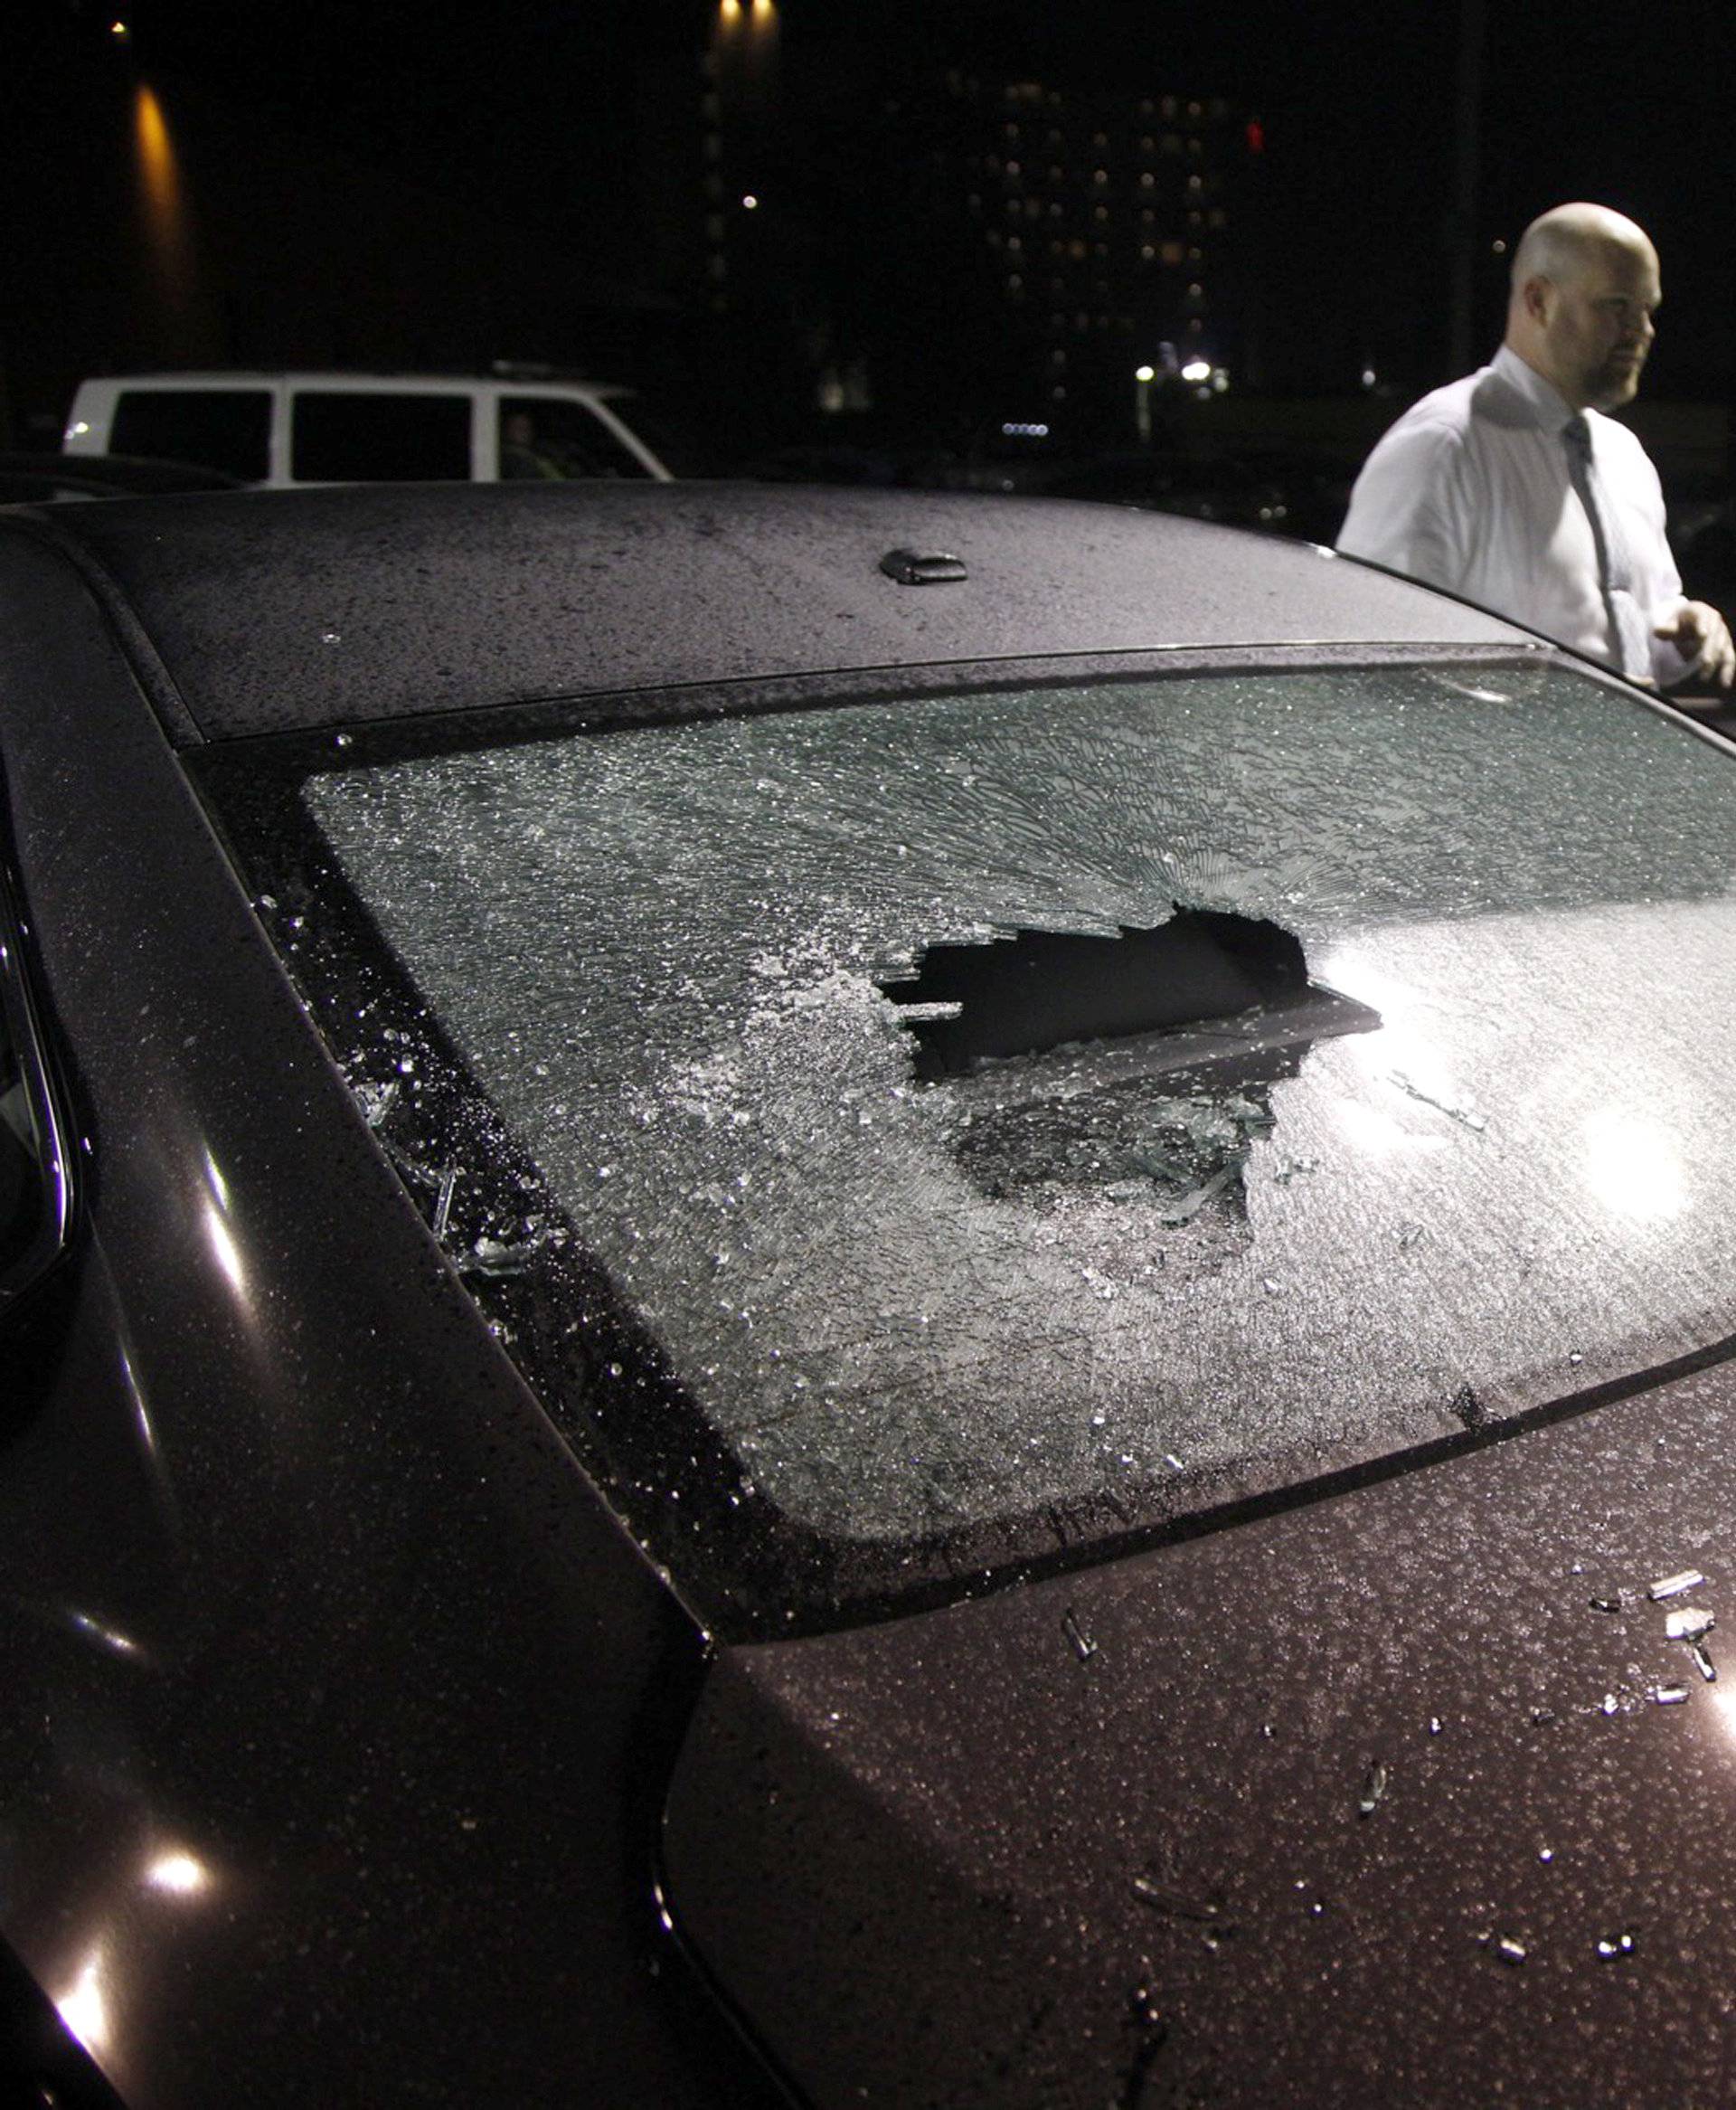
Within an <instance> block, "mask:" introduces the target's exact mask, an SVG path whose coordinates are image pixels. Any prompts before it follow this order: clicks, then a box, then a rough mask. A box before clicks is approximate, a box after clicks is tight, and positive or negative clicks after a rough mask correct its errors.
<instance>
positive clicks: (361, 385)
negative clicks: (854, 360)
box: [62, 368, 671, 485]
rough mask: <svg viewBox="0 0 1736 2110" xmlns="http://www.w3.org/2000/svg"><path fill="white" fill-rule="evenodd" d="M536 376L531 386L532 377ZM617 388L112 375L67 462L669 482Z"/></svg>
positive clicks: (290, 479)
mask: <svg viewBox="0 0 1736 2110" xmlns="http://www.w3.org/2000/svg"><path fill="white" fill-rule="evenodd" d="M533 375H534V377H533ZM631 399H632V392H631V391H630V390H628V389H624V388H618V387H615V386H613V385H611V384H610V383H606V382H580V381H570V380H566V379H556V378H553V377H552V376H551V377H546V378H545V377H544V376H543V375H542V374H541V373H540V371H535V370H531V369H522V368H521V369H510V368H509V369H505V370H503V371H502V373H500V374H497V375H496V376H495V377H493V378H490V379H487V380H473V379H471V378H469V377H467V376H465V375H462V374H337V373H332V374H242V373H235V372H232V371H231V372H223V373H213V374H112V375H108V376H105V377H102V378H99V379H95V380H90V381H86V382H82V383H80V387H79V392H78V394H77V395H76V396H75V397H74V398H73V402H72V411H71V416H70V417H69V418H68V420H67V423H66V432H65V435H64V438H63V440H62V445H63V448H64V450H65V451H66V452H67V453H69V454H129V455H147V456H154V457H156V458H157V459H161V460H165V461H186V462H196V463H198V464H199V465H200V466H201V467H203V468H216V469H223V470H226V471H227V472H228V474H229V475H231V476H233V477H239V478H241V480H242V481H243V482H244V483H252V484H274V485H287V484H358V483H428V482H444V481H447V480H448V479H458V480H462V481H466V482H469V481H476V480H480V481H482V482H485V483H493V482H494V481H495V480H496V479H497V478H518V477H522V478H539V477H550V478H563V477H642V478H653V479H655V480H656V481H658V482H665V483H666V482H668V481H670V480H671V475H670V471H669V470H668V469H667V468H665V466H664V464H663V463H662V461H660V460H659V459H658V458H657V456H656V454H655V453H653V451H652V450H651V449H650V448H649V447H647V446H646V443H645V441H644V440H641V439H640V438H639V436H638V434H637V432H635V431H634V430H633V428H632V426H631V425H630V424H629V423H628V422H627V416H626V415H624V412H626V409H627V405H628V403H630V402H631Z"/></svg>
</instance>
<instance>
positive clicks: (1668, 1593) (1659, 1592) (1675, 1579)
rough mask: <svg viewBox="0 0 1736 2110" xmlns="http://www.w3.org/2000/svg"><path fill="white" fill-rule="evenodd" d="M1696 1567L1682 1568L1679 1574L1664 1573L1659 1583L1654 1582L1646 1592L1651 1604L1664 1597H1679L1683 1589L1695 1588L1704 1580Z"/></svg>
mask: <svg viewBox="0 0 1736 2110" xmlns="http://www.w3.org/2000/svg"><path fill="white" fill-rule="evenodd" d="M1705 1579H1706V1578H1705V1577H1704V1576H1703V1575H1702V1574H1701V1573H1700V1571H1699V1569H1698V1568H1684V1569H1683V1570H1682V1572H1681V1574H1680V1575H1665V1577H1664V1579H1663V1581H1662V1582H1661V1583H1654V1584H1653V1585H1652V1586H1651V1588H1650V1589H1649V1590H1648V1591H1647V1592H1646V1595H1647V1596H1648V1597H1649V1598H1650V1599H1651V1600H1652V1602H1653V1604H1657V1603H1659V1602H1660V1601H1661V1600H1662V1599H1663V1598H1665V1597H1679V1596H1681V1595H1682V1594H1683V1592H1684V1591H1685V1590H1697V1589H1699V1587H1700V1586H1701V1585H1702V1584H1703V1582H1704V1581H1705Z"/></svg>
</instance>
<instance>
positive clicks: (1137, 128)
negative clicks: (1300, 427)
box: [697, 0, 1263, 443]
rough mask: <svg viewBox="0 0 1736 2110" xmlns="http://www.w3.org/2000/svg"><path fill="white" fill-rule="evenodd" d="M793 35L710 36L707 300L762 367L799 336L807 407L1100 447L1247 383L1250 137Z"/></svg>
mask: <svg viewBox="0 0 1736 2110" xmlns="http://www.w3.org/2000/svg"><path fill="white" fill-rule="evenodd" d="M792 14H794V10H793V9H792ZM783 27H784V25H783V24H781V22H780V18H779V14H778V7H777V5H775V0H720V4H719V5H717V6H716V7H715V9H714V11H713V13H712V17H711V21H710V27H709V36H708V42H707V46H706V50H705V53H704V58H703V89H702V93H701V109H702V125H701V135H700V142H699V161H700V165H699V169H698V172H697V173H698V177H699V186H700V190H701V194H702V210H703V227H704V236H705V239H704V248H703V279H701V282H700V287H699V290H700V291H701V293H702V296H703V302H704V304H705V306H706V308H707V309H708V311H709V312H710V313H711V314H712V315H713V316H714V317H718V318H720V319H721V320H722V321H724V322H725V323H729V322H733V323H734V324H735V325H736V326H738V327H741V328H749V327H751V326H753V324H754V323H755V322H756V321H758V322H759V323H760V325H761V327H760V342H762V343H763V342H768V341H769V339H770V337H771V336H772V335H773V334H774V333H775V332H786V333H788V335H789V336H790V338H791V339H792V341H794V342H796V343H797V344H798V345H801V346H802V347H803V350H804V353H805V355H806V357H807V371H808V374H809V381H810V386H809V394H810V401H811V402H815V403H817V404H818V405H819V406H820V407H822V408H826V409H831V410H838V411H842V410H851V411H860V410H867V409H873V410H876V411H882V412H887V413H888V414H889V415H891V416H893V417H898V418H901V419H902V420H903V421H905V422H907V423H908V422H910V421H915V422H917V423H919V424H923V425H926V426H928V427H929V428H931V429H932V428H936V427H938V426H939V425H942V424H945V425H947V426H948V429H950V430H951V431H955V432H956V431H958V428H959V426H960V425H961V423H966V422H968V421H969V420H970V419H971V418H972V416H973V415H975V416H977V417H980V418H984V419H995V418H998V419H1005V420H1012V421H1019V420H1025V421H1055V422H1058V423H1060V424H1063V425H1067V426H1072V427H1076V428H1077V429H1078V431H1079V432H1080V436H1081V437H1085V436H1087V435H1089V436H1090V439H1091V440H1093V441H1094V442H1097V443H1101V442H1103V441H1105V440H1109V441H1113V440H1117V439H1130V438H1132V437H1133V436H1134V433H1135V431H1136V430H1137V429H1139V428H1140V427H1142V426H1144V427H1148V426H1149V422H1150V413H1151V403H1150V393H1149V392H1150V391H1152V390H1153V388H1154V387H1155V388H1156V391H1157V393H1159V394H1160V395H1161V394H1162V393H1163V391H1164V389H1165V388H1166V387H1175V388H1181V387H1193V388H1198V387H1204V388H1208V389H1209V388H1211V387H1213V386H1217V387H1220V388H1222V387H1223V386H1225V385H1229V384H1230V383H1232V382H1241V381H1246V380H1253V379H1257V378H1258V365H1259V331H1258V328H1257V326H1256V316H1255V310H1254V305H1253V296H1254V287H1255V281H1256V274H1255V273H1254V272H1253V271H1252V270H1250V256H1249V241H1248V237H1249V233H1250V222H1251V221H1252V220H1254V219H1255V218H1257V216H1258V198H1257V180H1258V175H1259V172H1260V149H1261V147H1262V145H1263V141H1262V138H1261V134H1260V127H1259V125H1258V123H1257V122H1256V121H1254V120H1253V119H1251V118H1250V116H1249V115H1248V113H1246V112H1243V111H1241V110H1239V109H1232V108H1231V105H1230V104H1229V103H1228V102H1227V101H1226V100H1225V99H1223V98H1222V96H1214V95H1208V94H1190V93H1188V92H1186V91H1185V88H1184V84H1176V85H1175V86H1173V87H1165V85H1164V84H1162V83H1158V82H1152V83H1149V84H1147V83H1137V82H1136V83H1119V84H1118V83H1113V82H1106V81H1103V80H1095V81H1093V80H1084V81H1080V80H1077V79H1071V80H1070V79H1062V78H1055V79H1044V78H1038V77H1034V76H1033V74H1032V73H1030V72H1026V71H1021V72H1020V73H1018V74H1017V75H1016V76H1014V77H1009V76H1008V74H1007V73H1005V72H1002V71H998V70H996V71H989V70H988V69H986V68H985V67H984V66H982V65H981V64H980V63H978V64H977V65H975V66H970V65H966V64H960V63H957V62H948V58H947V55H946V54H945V53H944V52H943V51H942V50H941V47H940V45H939V42H938V41H937V35H936V33H930V34H929V37H928V39H927V41H926V42H924V41H923V40H922V39H921V38H920V37H919V38H914V39H912V38H907V37H901V36H897V35H892V36H881V37H873V36H869V35H866V34H864V35H863V36H861V37H860V38H858V39H857V40H855V41H854V42H852V43H845V42H844V40H843V39H842V38H841V37H840V36H839V35H838V34H836V33H834V34H833V35H832V37H831V39H830V41H829V42H828V43H824V44H822V43H820V42H819V41H818V40H817V39H811V40H808V41H805V40H804V37H803V36H802V34H801V33H799V32H800V28H801V24H800V23H799V20H797V23H796V24H795V26H793V27H792V28H790V30H789V32H788V34H787V35H786V34H784V33H783ZM841 53H842V54H843V57H842V59H841ZM1142 369H1143V370H1146V373H1147V374H1148V377H1149V378H1148V379H1147V380H1146V382H1144V383H1140V382H1137V380H1136V378H1135V377H1136V375H1137V374H1138V373H1139V372H1140V371H1141V370H1142ZM1184 371H1185V372H1186V374H1188V375H1189V377H1190V378H1189V379H1188V380H1187V381H1186V382H1183V381H1182V380H1181V378H1180V377H1181V375H1182V374H1183V373H1184ZM1142 391H1144V392H1146V393H1144V394H1142V393H1141V392H1142Z"/></svg>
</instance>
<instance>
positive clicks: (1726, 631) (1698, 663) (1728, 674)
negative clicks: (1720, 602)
mask: <svg viewBox="0 0 1736 2110" xmlns="http://www.w3.org/2000/svg"><path fill="white" fill-rule="evenodd" d="M1652 635H1653V636H1654V637H1657V638H1665V639H1668V640H1669V642H1670V643H1671V644H1672V645H1674V646H1675V648H1676V650H1677V651H1678V652H1679V653H1680V654H1681V655H1682V657H1683V658H1684V659H1686V660H1689V661H1691V662H1692V664H1691V665H1690V667H1689V668H1688V671H1689V673H1690V674H1693V675H1697V676H1698V677H1700V679H1701V680H1703V681H1708V682H1711V683H1712V685H1713V686H1715V687H1717V688H1728V687H1729V686H1731V682H1732V681H1736V645H1732V644H1731V640H1730V626H1729V624H1728V623H1726V622H1725V620H1724V619H1723V617H1722V616H1721V615H1720V614H1719V612H1718V610H1716V609H1715V608H1713V607H1712V603H1711V602H1710V601H1684V602H1683V603H1682V605H1681V607H1680V608H1679V609H1678V610H1676V612H1675V614H1674V615H1673V616H1672V617H1671V618H1670V620H1668V622H1663V623H1659V624H1658V626H1657V628H1656V629H1655V630H1654V631H1653V633H1652Z"/></svg>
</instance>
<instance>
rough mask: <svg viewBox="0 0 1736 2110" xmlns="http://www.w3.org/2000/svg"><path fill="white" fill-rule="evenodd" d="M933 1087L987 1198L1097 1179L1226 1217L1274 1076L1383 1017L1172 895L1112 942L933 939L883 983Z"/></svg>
mask: <svg viewBox="0 0 1736 2110" xmlns="http://www.w3.org/2000/svg"><path fill="white" fill-rule="evenodd" d="M880 986H881V989H882V992H883V993H884V994H885V995H886V996H888V997H889V998H891V999H892V1002H893V1003H894V1004H896V1005H897V1006H898V1008H899V1012H900V1017H901V1023H902V1024H903V1025H904V1026H905V1027H906V1028H907V1030H908V1031H909V1032H910V1034H911V1035H912V1036H914V1038H915V1040H916V1043H917V1052H916V1063H915V1067H916V1074H917V1076H918V1078H919V1079H920V1080H921V1081H922V1082H923V1083H926V1084H928V1085H929V1086H930V1087H931V1088H933V1089H934V1090H936V1091H938V1092H939V1093H944V1094H945V1095H946V1097H947V1099H948V1102H950V1105H951V1110H952V1112H953V1113H954V1115H955V1117H956V1118H955V1120H954V1122H953V1124H952V1134H953V1150H954V1154H955V1156H956V1157H957V1159H958V1163H959V1165H960V1167H961V1169H963V1170H964V1172H965V1173H966V1175H967V1178H969V1179H970V1181H971V1183H972V1185H973V1186H974V1187H977V1190H978V1191H979V1192H981V1193H983V1194H985V1195H986V1196H988V1197H991V1198H993V1199H1008V1198H1011V1197H1014V1196H1020V1197H1025V1198H1030V1197H1032V1196H1033V1195H1034V1194H1037V1193H1041V1192H1043V1190H1049V1191H1052V1192H1059V1191H1064V1190H1067V1189H1091V1190H1096V1191H1099V1192H1101V1191H1104V1190H1107V1191H1109V1193H1111V1194H1115V1193H1122V1194H1125V1195H1126V1196H1127V1197H1129V1198H1132V1197H1139V1198H1143V1199H1146V1200H1149V1201H1154V1202H1155V1203H1156V1206H1157V1207H1158V1210H1159V1213H1160V1215H1161V1216H1162V1218H1163V1220H1164V1221H1165V1223H1168V1224H1172V1225H1182V1224H1186V1223H1190V1222H1193V1221H1194V1219H1195V1218H1199V1219H1201V1227H1202V1228H1203V1227H1204V1225H1205V1223H1206V1222H1208V1221H1215V1222H1217V1223H1218V1224H1219V1225H1221V1226H1222V1227H1230V1226H1231V1225H1234V1224H1236V1223H1237V1222H1239V1221H1240V1220H1241V1219H1242V1218H1243V1217H1244V1216H1245V1214H1246V1192H1245V1188H1244V1186H1243V1180H1242V1168H1243V1166H1244V1165H1245V1163H1246V1161H1247V1158H1248V1153H1249V1151H1250V1150H1251V1148H1252V1147H1253V1145H1254V1143H1255V1142H1257V1141H1258V1140H1260V1138H1261V1137H1263V1136H1267V1135H1269V1134H1270V1133H1271V1131H1272V1127H1273V1119H1274V1117H1273V1113H1272V1103H1271V1088H1272V1086H1273V1085H1274V1084H1275V1083H1278V1081H1279V1080H1280V1079H1283V1078H1286V1077H1293V1076H1295V1075H1296V1074H1297V1071H1298V1070H1299V1069H1300V1067H1301V1064H1302V1057H1303V1056H1304V1055H1306V1054H1307V1051H1308V1049H1309V1048H1310V1047H1311V1046H1313V1044H1314V1043H1315V1042H1316V1040H1320V1039H1324V1038H1326V1037H1328V1036H1335V1035H1338V1034H1344V1033H1367V1032H1371V1031H1373V1029H1374V1028H1375V1027H1378V1026H1379V1025H1380V1023H1381V1020H1380V1015H1379V1013H1378V1012H1376V1011H1373V1010H1371V1009H1370V1008H1368V1006H1366V1005H1364V1004H1359V1003H1356V1002H1355V1001H1354V1000H1353V999H1352V998H1348V997H1344V996H1341V995H1339V994H1338V992H1337V991H1336V990H1334V989H1327V988H1326V987H1325V986H1324V985H1323V984H1321V983H1318V982H1315V981H1311V980H1310V979H1309V978H1308V971H1307V961H1306V960H1305V959H1304V957H1303V952H1302V947H1301V943H1300V941H1298V940H1297V938H1296V937H1295V936H1294V935H1293V934H1292V933H1291V932H1288V931H1286V930H1283V929H1282V928H1280V927H1279V926H1278V924H1276V923H1268V922H1265V921H1263V920H1260V919H1256V918H1253V917H1250V916H1239V915H1231V914H1226V913H1218V912H1214V911H1211V910H1205V909H1184V908H1178V909H1177V911H1176V913H1175V915H1174V916H1172V917H1171V918H1170V919H1169V921H1168V922H1166V923H1160V924H1158V925H1156V927H1155V928H1150V929H1128V928H1126V927H1123V928H1122V929H1121V930H1120V932H1118V935H1116V936H1113V937H1109V936H1102V935H1081V934H1077V933H1072V932H1057V931H1020V932H1017V933H1016V934H1015V935H1014V937H1013V938H1012V939H1011V940H1007V939H1005V938H997V939H992V940H990V941H988V942H986V943H985V944H980V945H956V944H942V945H931V946H929V947H928V948H927V949H926V950H925V951H923V952H922V954H921V955H920V961H919V965H918V971H917V972H916V974H915V975H914V976H913V977H910V978H906V979H892V978H889V979H886V980H884V981H882V983H881V985H880Z"/></svg>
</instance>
